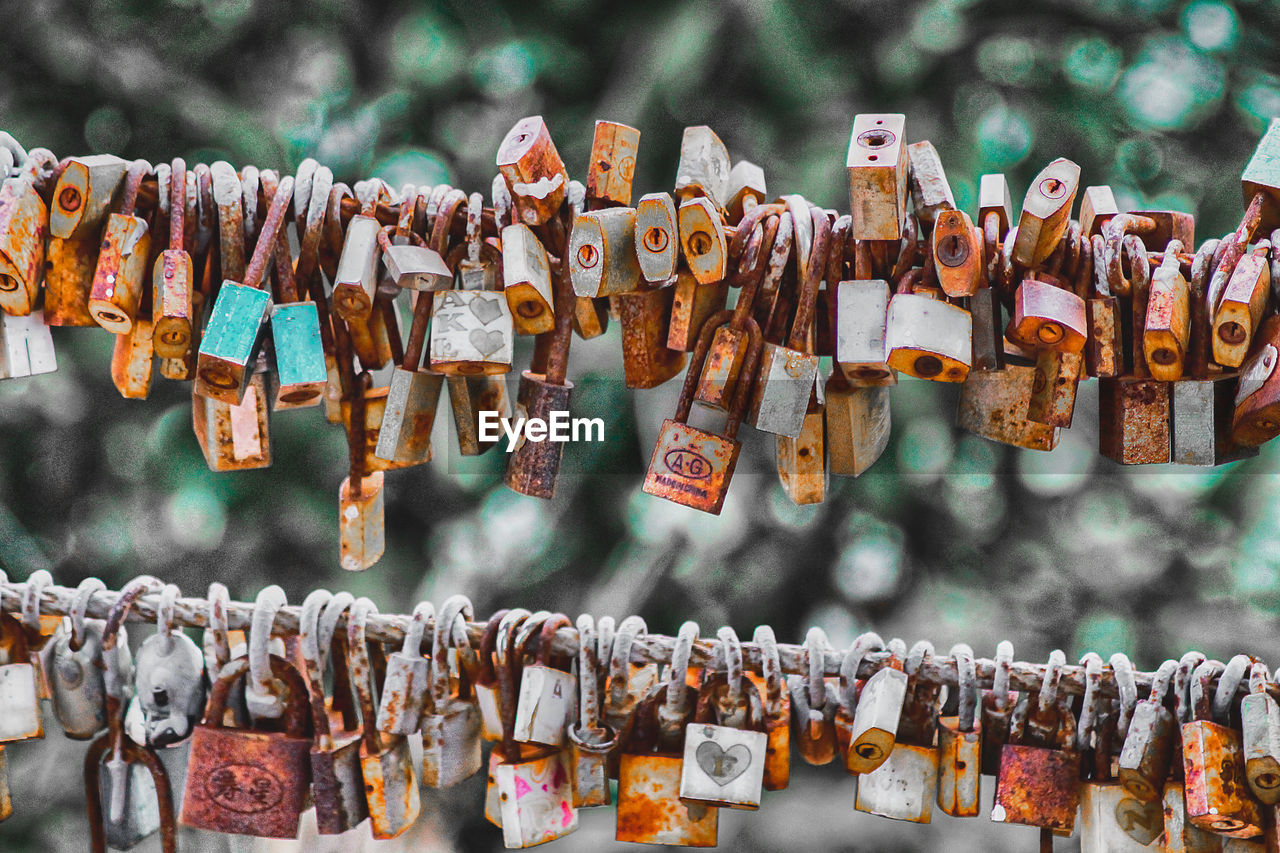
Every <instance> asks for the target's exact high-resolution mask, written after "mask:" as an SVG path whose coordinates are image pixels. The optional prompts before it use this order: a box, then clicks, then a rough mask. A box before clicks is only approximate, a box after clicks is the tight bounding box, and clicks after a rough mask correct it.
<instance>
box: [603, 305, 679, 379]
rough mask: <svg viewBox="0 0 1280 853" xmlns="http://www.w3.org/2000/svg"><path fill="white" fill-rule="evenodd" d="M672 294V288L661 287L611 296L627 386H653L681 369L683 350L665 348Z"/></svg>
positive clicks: (669, 322)
mask: <svg viewBox="0 0 1280 853" xmlns="http://www.w3.org/2000/svg"><path fill="white" fill-rule="evenodd" d="M673 296H674V290H673V288H667V287H664V288H661V289H659V290H645V291H638V292H635V293H619V294H617V295H616V296H615V297H614V300H615V304H616V305H617V307H618V319H619V321H620V323H621V325H622V367H623V375H624V377H625V380H626V384H627V387H628V388H656V387H657V386H659V385H661V384H663V383H664V382H666V381H667V380H669V379H671V378H672V377H673V376H676V375H677V374H679V373H680V371H682V370H683V369H684V365H685V361H686V356H685V354H684V352H683V351H680V350H673V349H669V348H668V347H667V337H668V329H669V327H670V324H671V309H672V304H673V300H672V297H673Z"/></svg>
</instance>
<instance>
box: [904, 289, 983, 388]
mask: <svg viewBox="0 0 1280 853" xmlns="http://www.w3.org/2000/svg"><path fill="white" fill-rule="evenodd" d="M885 348H886V350H887V351H888V362H889V366H890V367H892V368H893V369H894V370H899V371H901V372H903V373H906V374H909V375H911V376H915V377H916V378H918V379H930V380H933V381H935V382H964V380H965V377H966V376H968V375H969V365H970V361H971V360H972V358H973V320H972V318H971V317H970V316H969V312H968V311H966V310H964V309H963V308H961V307H960V306H958V305H952V304H950V303H949V302H941V301H939V300H937V299H931V298H929V297H928V296H924V295H922V294H918V293H897V294H895V295H894V296H893V298H892V299H891V300H890V301H889V316H888V319H887V321H886V323H885Z"/></svg>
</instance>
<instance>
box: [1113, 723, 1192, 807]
mask: <svg viewBox="0 0 1280 853" xmlns="http://www.w3.org/2000/svg"><path fill="white" fill-rule="evenodd" d="M1176 730H1177V726H1176V724H1175V722H1174V719H1173V714H1171V713H1170V712H1169V710H1168V709H1167V708H1165V707H1164V706H1163V705H1161V704H1160V703H1159V702H1152V701H1151V700H1149V699H1148V700H1144V701H1142V702H1139V703H1138V704H1137V705H1135V706H1134V709H1133V717H1132V718H1131V719H1130V721H1129V733H1128V735H1127V736H1126V737H1125V741H1124V747H1123V748H1122V749H1121V750H1120V758H1119V761H1118V762H1117V764H1118V767H1119V771H1118V773H1117V774H1116V776H1117V779H1118V780H1119V782H1120V784H1121V786H1123V788H1124V790H1126V791H1128V792H1129V794H1130V796H1132V797H1134V798H1136V799H1138V800H1140V801H1142V802H1148V803H1153V802H1157V801H1158V800H1159V799H1160V797H1161V795H1162V794H1163V793H1164V782H1165V779H1167V778H1168V776H1169V767H1170V765H1171V764H1172V762H1173V749H1174V741H1175V739H1176V738H1175V736H1176V733H1177V731H1176Z"/></svg>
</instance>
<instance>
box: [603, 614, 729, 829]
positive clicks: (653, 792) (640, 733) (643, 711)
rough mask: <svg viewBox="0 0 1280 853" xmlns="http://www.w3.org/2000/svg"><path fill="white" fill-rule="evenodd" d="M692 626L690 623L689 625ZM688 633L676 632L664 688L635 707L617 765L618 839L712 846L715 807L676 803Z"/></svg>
mask: <svg viewBox="0 0 1280 853" xmlns="http://www.w3.org/2000/svg"><path fill="white" fill-rule="evenodd" d="M689 624H692V623H689ZM696 636H697V632H696V626H694V630H692V631H685V630H683V629H682V631H681V637H679V638H678V639H677V642H676V646H675V649H674V651H673V652H672V655H671V669H670V671H669V673H668V677H667V680H666V682H665V684H663V685H662V686H661V687H659V688H656V689H655V690H654V691H652V692H651V693H650V694H649V695H648V696H646V697H645V699H644V701H642V702H641V703H640V705H639V706H638V707H637V708H636V711H635V719H634V722H633V724H632V726H631V728H630V731H629V733H628V735H627V737H626V739H625V741H624V742H623V744H622V756H621V759H620V761H619V765H618V813H617V819H618V823H617V831H616V833H615V836H614V837H615V838H616V839H617V840H618V841H629V842H632V843H641V844H664V845H674V846H680V847H714V846H716V836H717V828H718V826H719V809H714V808H709V807H707V806H704V805H697V804H691V803H685V802H683V801H682V800H681V799H680V784H681V776H682V770H683V764H684V760H683V753H684V744H683V743H682V740H683V734H684V731H685V726H686V724H687V723H688V722H689V720H690V719H691V718H692V716H693V712H694V710H695V709H694V708H693V707H691V706H692V705H693V703H691V702H689V701H687V696H688V687H687V686H686V680H687V678H688V675H689V670H688V664H689V656H690V651H691V648H692V644H693V641H694V639H696Z"/></svg>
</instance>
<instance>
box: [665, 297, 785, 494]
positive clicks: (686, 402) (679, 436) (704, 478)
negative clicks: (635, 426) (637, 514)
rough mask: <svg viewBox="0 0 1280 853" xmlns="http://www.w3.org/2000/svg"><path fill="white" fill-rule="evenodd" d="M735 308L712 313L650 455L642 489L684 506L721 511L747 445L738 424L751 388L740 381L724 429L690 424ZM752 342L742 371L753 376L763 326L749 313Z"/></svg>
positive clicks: (758, 356)
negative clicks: (715, 340) (714, 343)
mask: <svg viewBox="0 0 1280 853" xmlns="http://www.w3.org/2000/svg"><path fill="white" fill-rule="evenodd" d="M731 316H732V312H729V311H724V312H721V313H720V314H718V315H716V316H715V317H712V318H711V319H710V320H709V321H708V322H707V324H706V326H705V327H704V328H703V330H702V335H701V336H700V337H699V340H698V348H697V350H695V351H694V355H693V359H692V360H691V361H690V363H689V369H688V371H687V373H686V374H685V382H684V387H683V388H682V389H681V392H680V401H679V403H678V404H677V406H676V412H675V416H674V417H673V418H670V419H668V420H666V421H663V424H662V429H661V431H660V432H659V434H658V442H657V444H656V445H655V447H654V449H653V456H652V457H651V458H650V460H649V468H648V471H647V472H646V474H645V479H644V485H643V489H644V491H645V493H647V494H650V495H656V496H658V497H662V498H666V499H667V500H670V501H674V502H675V503H678V504H683V505H684V506H688V507H692V508H694V509H699V510H702V511H703V512H709V513H712V514H713V515H719V513H720V510H721V508H722V507H723V506H724V499H725V496H726V495H727V494H728V491H729V482H730V480H731V479H732V478H733V471H734V467H735V466H736V465H737V462H738V453H739V451H740V450H741V449H742V444H741V442H739V441H738V440H737V438H736V435H737V432H738V426H739V425H740V424H741V422H742V415H743V412H744V411H745V410H746V407H747V402H748V398H749V395H750V391H751V389H750V387H749V384H748V383H745V382H739V383H738V387H737V389H736V391H735V397H734V400H733V403H732V405H731V408H730V411H729V415H728V417H727V418H726V420H725V426H724V434H723V435H717V434H715V433H712V432H707V431H706V430H702V429H698V428H697V427H693V426H690V425H689V423H688V420H689V413H690V411H691V409H692V407H693V393H694V388H695V386H696V385H697V383H698V377H699V374H700V373H701V369H702V366H703V364H704V363H705V362H706V360H707V352H708V350H709V348H710V345H711V339H712V336H713V335H714V334H715V332H716V330H717V328H720V327H721V324H723V323H727V322H728V321H729V320H730V318H731ZM746 325H747V330H748V336H749V341H750V345H749V348H748V351H747V355H746V357H745V359H744V361H743V366H742V370H743V373H744V374H745V375H747V376H750V375H751V374H752V373H753V372H754V370H755V366H756V363H757V362H758V361H759V358H760V350H761V348H762V342H761V339H760V327H759V326H757V325H756V323H755V320H753V319H751V318H749V317H748V318H747V320H746Z"/></svg>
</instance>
